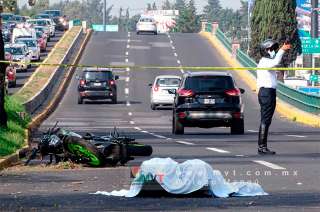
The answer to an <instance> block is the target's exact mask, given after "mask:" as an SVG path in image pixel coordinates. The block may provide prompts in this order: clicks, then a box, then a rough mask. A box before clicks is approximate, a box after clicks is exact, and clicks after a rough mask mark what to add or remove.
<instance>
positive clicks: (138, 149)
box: [127, 144, 152, 156]
mask: <svg viewBox="0 0 320 212" xmlns="http://www.w3.org/2000/svg"><path fill="white" fill-rule="evenodd" d="M151 154H152V147H151V146H149V145H144V144H128V145H127V155H128V156H150V155H151Z"/></svg>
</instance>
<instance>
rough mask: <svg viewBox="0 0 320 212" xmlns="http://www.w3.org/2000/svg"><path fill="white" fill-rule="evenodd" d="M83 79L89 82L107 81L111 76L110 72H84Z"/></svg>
mask: <svg viewBox="0 0 320 212" xmlns="http://www.w3.org/2000/svg"><path fill="white" fill-rule="evenodd" d="M83 78H84V79H86V80H89V81H94V80H99V81H108V80H110V79H112V74H111V72H110V71H85V72H84V73H83Z"/></svg>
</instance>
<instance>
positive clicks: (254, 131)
mask: <svg viewBox="0 0 320 212" xmlns="http://www.w3.org/2000/svg"><path fill="white" fill-rule="evenodd" d="M247 131H248V132H253V133H257V132H259V131H257V130H247Z"/></svg>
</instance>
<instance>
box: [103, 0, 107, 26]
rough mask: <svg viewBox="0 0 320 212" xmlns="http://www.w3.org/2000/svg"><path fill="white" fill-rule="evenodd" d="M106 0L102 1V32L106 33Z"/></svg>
mask: <svg viewBox="0 0 320 212" xmlns="http://www.w3.org/2000/svg"><path fill="white" fill-rule="evenodd" d="M106 15H107V0H103V31H106V24H107V23H106V19H107V17H106Z"/></svg>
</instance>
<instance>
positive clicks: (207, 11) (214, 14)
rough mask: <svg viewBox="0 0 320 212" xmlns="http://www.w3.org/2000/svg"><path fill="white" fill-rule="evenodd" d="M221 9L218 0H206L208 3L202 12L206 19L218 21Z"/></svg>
mask: <svg viewBox="0 0 320 212" xmlns="http://www.w3.org/2000/svg"><path fill="white" fill-rule="evenodd" d="M221 10H222V7H221V5H220V1H219V0H208V4H207V5H206V6H205V7H204V9H203V12H204V15H205V17H206V19H207V20H208V21H210V22H213V21H218V22H219V21H220V13H221Z"/></svg>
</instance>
